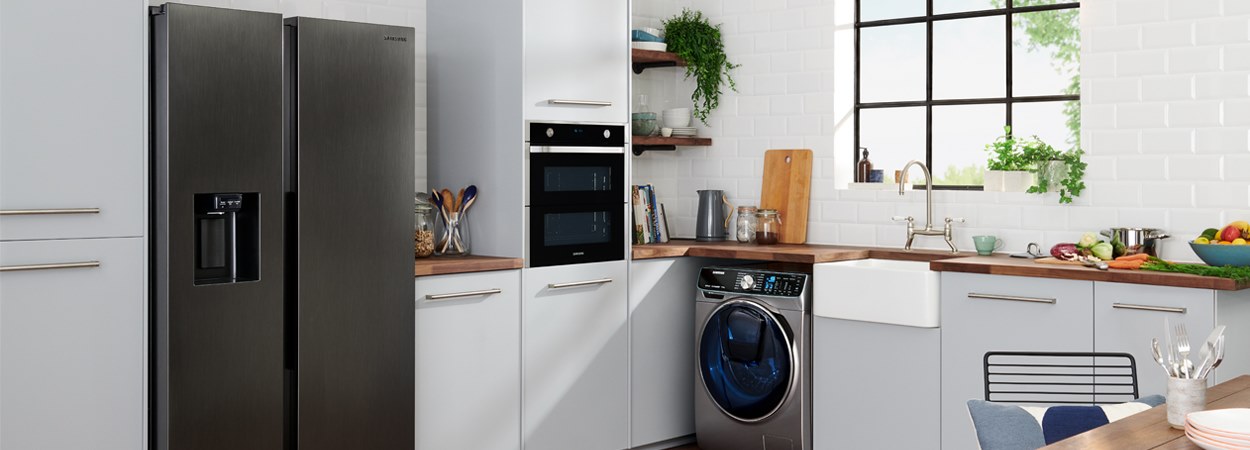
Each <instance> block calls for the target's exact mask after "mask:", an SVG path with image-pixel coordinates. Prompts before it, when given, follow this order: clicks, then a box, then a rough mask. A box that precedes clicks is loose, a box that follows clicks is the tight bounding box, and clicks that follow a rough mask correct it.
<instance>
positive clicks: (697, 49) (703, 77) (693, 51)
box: [664, 9, 738, 125]
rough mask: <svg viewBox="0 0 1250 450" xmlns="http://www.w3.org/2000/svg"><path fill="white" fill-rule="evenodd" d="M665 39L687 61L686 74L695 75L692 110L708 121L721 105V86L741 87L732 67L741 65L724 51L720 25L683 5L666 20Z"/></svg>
mask: <svg viewBox="0 0 1250 450" xmlns="http://www.w3.org/2000/svg"><path fill="white" fill-rule="evenodd" d="M664 40H665V42H667V43H668V51H670V52H673V53H676V54H677V56H680V57H681V59H683V60H685V61H686V78H690V77H692V76H693V77H694V79H695V84H696V86H695V89H694V93H692V94H690V99H691V100H693V101H694V108H693V110H692V113H693V115H694V117H697V118H698V119H699V121H700V122H703V124H704V125H707V116H708V114H709V113H711V112H712V110H714V109H716V107H717V106H719V105H720V95H721V94H722V91H721V86H723V85H724V84H725V83H728V84H729V89H732V90H734V91H737V90H738V87H737V85H736V84H735V83H734V79H733V76H732V75H730V73H729V71H730V70H731V69H734V68H736V67H738V65H737V64H733V63H730V62H729V58H728V57H727V56H726V55H725V43H724V42H723V40H722V39H721V32H720V25H712V24H711V23H709V22H708V20H707V19H706V18H704V17H703V13H702V12H699V11H691V10H690V9H682V11H681V14H679V15H677V16H675V17H673V18H671V19H668V20H665V21H664Z"/></svg>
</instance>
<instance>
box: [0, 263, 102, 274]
mask: <svg viewBox="0 0 1250 450" xmlns="http://www.w3.org/2000/svg"><path fill="white" fill-rule="evenodd" d="M92 267H100V262H99V261H82V262H69V263H52V264H22V265H16V266H0V272H17V271H22V270H50V269H79V268H92Z"/></svg>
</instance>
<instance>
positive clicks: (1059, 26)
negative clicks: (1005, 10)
mask: <svg viewBox="0 0 1250 450" xmlns="http://www.w3.org/2000/svg"><path fill="white" fill-rule="evenodd" d="M1078 18H1079V10H1076V9H1060V10H1055V11H1040V12H1035V13H1028V14H1017V15H1016V16H1015V23H1014V24H1013V25H1012V26H1013V29H1012V38H1013V39H1012V40H1013V42H1012V45H1013V46H1014V47H1013V49H1012V57H1011V58H1012V65H1013V66H1014V67H1012V68H1011V70H1012V91H1013V95H1015V96H1022V95H1059V94H1077V93H1079V91H1080V86H1079V83H1074V82H1075V80H1076V75H1077V73H1078V70H1079V69H1080V66H1081V30H1080V23H1079V20H1078ZM1069 87H1071V88H1070V89H1071V90H1069Z"/></svg>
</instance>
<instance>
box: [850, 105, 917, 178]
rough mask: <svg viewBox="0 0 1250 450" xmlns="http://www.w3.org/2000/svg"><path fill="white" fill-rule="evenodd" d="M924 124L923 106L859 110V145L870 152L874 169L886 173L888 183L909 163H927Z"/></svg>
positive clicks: (869, 155)
mask: <svg viewBox="0 0 1250 450" xmlns="http://www.w3.org/2000/svg"><path fill="white" fill-rule="evenodd" d="M924 123H925V112H924V108H923V107H914V108H874V109H861V110H859V145H860V146H861V147H866V148H867V149H868V160H869V161H872V168H873V169H881V170H884V171H885V181H887V182H888V181H893V179H894V171H895V170H901V169H902V168H903V166H904V165H906V164H907V162H908V161H911V160H913V159H918V160H920V161H924V151H925V143H924V139H925V128H924ZM913 179H915V178H913Z"/></svg>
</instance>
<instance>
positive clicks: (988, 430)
mask: <svg viewBox="0 0 1250 450" xmlns="http://www.w3.org/2000/svg"><path fill="white" fill-rule="evenodd" d="M1161 404H1163V396H1162V395H1151V396H1148V397H1142V398H1139V399H1137V400H1134V401H1131V402H1127V403H1120V404H1115V405H1096V406H1050V407H1038V406H1018V405H1011V404H1006V403H994V402H987V401H984V400H968V413H969V415H971V416H972V425H973V427H975V428H976V431H977V440H978V441H980V443H981V450H1035V449H1038V448H1041V447H1045V446H1047V445H1050V444H1053V443H1055V442H1059V441H1061V440H1064V439H1067V438H1069V437H1071V436H1074V435H1077V434H1081V433H1084V432H1086V431H1089V430H1092V429H1094V428H1098V427H1100V426H1103V425H1106V424H1108V423H1111V422H1115V421H1117V420H1120V419H1123V418H1125V417H1128V416H1131V415H1133V414H1137V413H1139V412H1142V411H1145V410H1148V409H1150V408H1153V407H1155V406H1159V405H1161Z"/></svg>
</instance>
